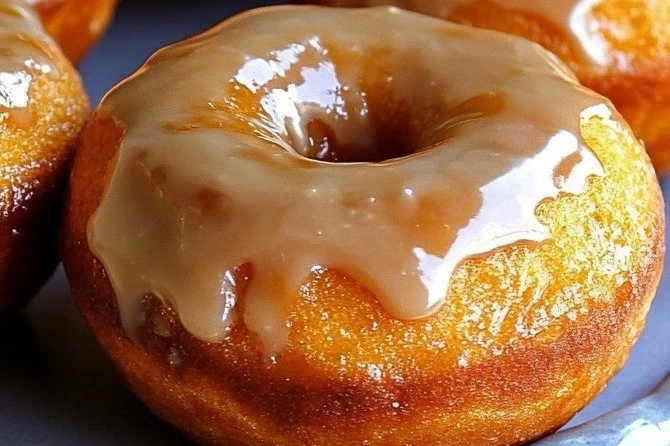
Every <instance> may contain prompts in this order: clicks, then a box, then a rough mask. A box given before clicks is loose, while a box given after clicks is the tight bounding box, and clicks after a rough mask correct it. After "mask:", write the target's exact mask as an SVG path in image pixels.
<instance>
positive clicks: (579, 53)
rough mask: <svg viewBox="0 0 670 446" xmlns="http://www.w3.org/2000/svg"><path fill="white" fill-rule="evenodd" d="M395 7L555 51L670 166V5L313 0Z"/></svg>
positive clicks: (662, 166)
mask: <svg viewBox="0 0 670 446" xmlns="http://www.w3.org/2000/svg"><path fill="white" fill-rule="evenodd" d="M314 3H318V4H322V5H333V6H374V5H391V4H392V5H397V6H399V7H402V8H407V9H410V10H413V11H417V12H421V13H424V14H429V15H433V16H436V17H440V18H443V19H448V20H450V21H453V22H457V23H461V24H466V25H471V26H476V27H480V28H487V29H492V30H496V31H502V32H506V33H510V34H515V35H518V36H521V37H525V38H527V39H530V40H533V41H535V42H537V43H539V44H541V45H543V46H544V47H545V48H547V49H549V50H550V51H552V52H553V53H555V54H556V55H558V56H559V57H560V58H561V59H562V60H563V62H565V63H567V64H568V66H569V67H570V68H571V69H572V70H573V71H574V72H575V73H576V74H577V77H578V78H579V80H580V82H582V83H583V84H584V85H586V86H587V87H589V88H591V89H593V90H595V91H597V92H598V93H600V94H602V95H604V96H607V97H608V98H610V99H611V100H612V101H613V102H614V105H615V106H616V107H617V108H618V110H619V112H620V113H621V114H622V115H623V117H624V118H625V119H626V120H627V121H628V123H629V124H630V125H631V127H632V129H633V131H634V133H635V135H637V136H638V137H639V138H641V139H642V140H643V141H644V143H645V146H646V148H647V152H648V154H649V156H650V157H651V161H652V163H653V164H654V167H655V168H656V171H657V173H658V174H659V175H661V176H662V175H664V174H665V173H667V172H668V170H670V149H669V147H670V126H669V125H668V122H670V70H668V66H670V31H669V30H670V3H668V2H663V1H655V0H638V1H628V0H560V1H557V0H536V1H533V2H527V1H523V0H317V1H316V2H314Z"/></svg>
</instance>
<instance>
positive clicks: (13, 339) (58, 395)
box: [0, 0, 670, 445]
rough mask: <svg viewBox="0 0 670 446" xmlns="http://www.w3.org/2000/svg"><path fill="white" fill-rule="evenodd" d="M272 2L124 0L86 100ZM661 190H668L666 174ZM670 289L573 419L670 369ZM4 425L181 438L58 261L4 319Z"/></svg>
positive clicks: (164, 440)
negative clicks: (623, 359)
mask: <svg viewBox="0 0 670 446" xmlns="http://www.w3.org/2000/svg"><path fill="white" fill-rule="evenodd" d="M272 3H275V4H276V3H282V2H280V1H275V2H268V1H260V0H257V1H224V0H190V1H183V0H182V1H178V0H173V1H168V0H122V1H121V2H120V5H119V9H118V11H117V14H116V19H115V20H114V22H113V23H112V25H111V27H110V29H109V31H108V33H107V34H106V36H105V37H104V39H103V40H102V41H101V42H100V43H99V44H98V45H97V46H96V47H95V48H94V50H93V51H92V52H91V53H90V54H89V55H88V57H86V59H85V60H83V62H82V63H81V64H80V65H79V68H80V70H81V73H82V77H83V79H84V82H85V83H86V86H87V87H88V91H89V94H90V97H91V102H92V103H93V104H94V105H95V104H97V103H98V101H99V100H100V98H101V97H102V96H103V95H104V94H105V92H106V91H107V90H108V89H109V88H111V87H112V86H113V85H115V84H116V83H117V82H118V81H120V80H122V79H123V78H125V77H126V76H128V75H129V74H131V73H132V72H134V71H135V70H136V69H137V68H138V67H139V66H140V65H141V64H142V63H143V62H144V61H145V60H146V58H147V57H148V56H149V55H150V54H151V53H153V52H154V51H155V50H156V49H158V48H160V47H162V46H164V45H166V44H168V43H171V42H174V41H177V40H180V39H182V38H185V37H188V36H190V35H193V34H195V33H197V32H199V31H202V30H204V29H206V28H208V27H210V26H212V25H214V24H216V23H218V22H219V21H221V20H222V19H224V18H226V17H228V16H230V15H233V14H235V13H237V12H240V11H242V10H245V9H249V8H252V7H258V6H264V5H268V4H272ZM140 100H141V99H140ZM663 189H664V195H665V196H666V199H667V198H668V197H670V182H668V181H665V182H664V184H663ZM666 263H667V259H666ZM668 294H670V282H669V281H668V274H665V275H664V278H663V280H662V282H661V286H660V288H659V293H658V296H657V298H656V300H655V302H654V304H653V307H652V309H651V313H650V316H649V320H648V323H647V328H646V330H645V332H644V334H643V336H642V338H641V340H640V341H639V342H638V344H637V346H636V347H635V349H634V350H633V353H632V355H631V358H630V360H629V362H628V364H627V365H626V367H625V368H624V370H622V372H621V373H619V374H618V375H617V376H616V377H615V379H614V380H613V381H612V382H611V383H610V384H609V386H608V387H607V388H606V389H605V391H604V392H603V393H602V394H601V395H600V396H599V397H598V398H597V399H596V400H595V401H594V402H593V403H592V404H591V405H589V406H588V407H587V408H586V409H584V410H583V411H582V412H581V413H580V414H578V415H577V416H576V417H575V419H573V421H572V422H571V423H570V425H575V424H579V423H581V422H584V421H587V420H589V419H592V418H594V417H596V416H599V415H601V414H602V413H605V412H608V411H610V410H613V409H615V408H618V407H620V406H622V405H624V404H627V403H629V402H632V401H634V400H636V399H638V398H640V397H642V396H644V395H645V394H646V393H648V392H649V391H650V390H651V389H653V387H655V386H656V385H657V384H658V383H659V382H660V381H661V379H662V378H663V377H664V376H665V374H666V373H668V372H669V371H670V342H669V341H670V322H668V321H670V299H668ZM0 426H2V435H0V444H7V445H10V444H11V445H16V444H30V445H55V444H87V445H119V444H123V445H146V444H152V445H177V444H185V443H187V440H186V439H185V438H184V437H183V436H182V435H181V434H180V433H179V432H177V431H175V430H174V429H172V428H171V427H169V426H167V425H165V424H163V423H162V422H161V421H160V420H158V419H157V418H155V417H154V416H153V415H152V414H151V413H150V412H149V411H148V410H147V409H145V408H144V406H143V405H142V404H141V403H140V402H139V400H137V399H136V398H135V397H134V396H133V395H132V394H131V393H130V392H129V391H128V390H126V389H125V387H124V386H123V384H122V382H121V381H120V380H119V378H118V377H117V376H116V374H115V373H114V370H113V368H112V366H111V364H110V362H109V361H107V359H106V358H105V357H104V355H103V354H102V352H101V351H100V350H99V349H98V347H97V345H96V344H95V341H94V340H93V338H92V336H91V335H90V333H89V332H88V330H87V329H86V327H85V325H84V323H83V321H82V320H81V318H80V317H79V315H78V313H76V311H75V309H74V306H73V304H72V298H71V296H70V293H69V291H68V288H67V284H66V281H65V277H64V275H63V272H62V270H60V269H59V270H58V272H57V274H56V275H55V276H54V278H52V280H51V281H50V282H49V283H48V284H47V285H46V286H45V287H44V289H43V290H42V291H41V292H40V294H39V295H38V296H37V298H36V299H35V300H34V301H33V302H32V303H31V304H30V305H29V306H28V308H27V309H26V311H25V312H24V314H23V315H22V316H21V317H20V318H18V319H17V320H15V321H14V322H12V323H11V324H10V325H9V326H4V327H2V328H0Z"/></svg>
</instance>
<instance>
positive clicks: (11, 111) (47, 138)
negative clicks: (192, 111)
mask: <svg viewBox="0 0 670 446" xmlns="http://www.w3.org/2000/svg"><path fill="white" fill-rule="evenodd" d="M87 112H88V99H87V97H86V94H85V92H84V89H83V86H82V84H81V82H80V79H79V76H78V75H77V73H76V71H75V70H74V69H73V68H72V66H71V65H70V64H69V62H68V61H67V60H66V59H65V57H64V56H63V55H62V54H61V52H60V50H59V49H58V47H57V46H56V44H55V43H54V42H53V41H52V40H51V38H50V37H48V36H47V35H46V34H45V32H44V30H43V29H42V27H41V25H40V22H39V18H38V17H37V16H36V15H35V14H34V13H33V11H32V10H31V9H30V8H29V7H28V6H27V5H26V4H25V3H23V2H22V1H19V0H1V1H0V146H2V150H1V151H0V316H4V315H6V314H9V313H10V312H13V310H15V309H16V308H19V307H21V306H22V305H23V304H24V303H25V302H26V301H27V300H28V298H29V297H30V296H32V295H33V294H34V293H35V292H36V291H37V289H38V288H39V287H40V286H41V285H42V284H43V283H44V281H45V280H46V278H47V277H48V276H49V275H50V274H51V273H52V272H53V269H54V267H55V266H56V263H57V258H58V256H57V232H58V227H59V225H60V219H61V217H60V215H61V207H62V198H63V192H64V186H65V182H66V180H67V175H68V170H69V167H70V164H71V160H72V154H73V149H74V148H75V145H76V138H77V135H78V134H79V132H80V130H81V129H82V128H83V126H84V120H85V117H86V114H87Z"/></svg>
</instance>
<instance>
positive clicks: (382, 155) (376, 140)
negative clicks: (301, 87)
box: [297, 118, 417, 163]
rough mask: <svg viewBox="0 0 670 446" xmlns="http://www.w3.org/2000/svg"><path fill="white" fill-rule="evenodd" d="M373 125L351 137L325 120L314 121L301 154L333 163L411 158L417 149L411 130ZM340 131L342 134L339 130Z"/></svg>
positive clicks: (404, 127) (306, 130)
mask: <svg viewBox="0 0 670 446" xmlns="http://www.w3.org/2000/svg"><path fill="white" fill-rule="evenodd" d="M383 124H388V123H382V125H379V123H377V125H370V126H369V128H367V129H364V130H362V132H361V133H357V134H353V135H352V134H351V130H349V129H347V128H346V125H345V126H340V127H344V128H337V127H335V126H333V125H331V124H330V123H328V122H327V121H326V120H323V119H319V118H313V119H310V120H309V121H308V122H307V124H306V125H305V133H306V135H305V140H306V141H305V142H306V144H305V146H304V147H303V148H301V149H298V150H297V151H298V153H299V154H300V155H302V156H305V157H306V158H310V159H314V160H319V161H326V162H330V163H363V162H366V163H380V162H383V161H388V160H392V159H395V158H401V157H404V156H408V155H411V154H413V153H415V152H416V151H417V150H416V149H417V147H416V144H415V143H414V141H412V136H411V135H410V132H409V131H408V128H407V127H406V126H405V125H402V123H400V122H399V123H397V125H383ZM338 130H339V131H338Z"/></svg>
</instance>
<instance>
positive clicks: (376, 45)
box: [62, 6, 664, 446]
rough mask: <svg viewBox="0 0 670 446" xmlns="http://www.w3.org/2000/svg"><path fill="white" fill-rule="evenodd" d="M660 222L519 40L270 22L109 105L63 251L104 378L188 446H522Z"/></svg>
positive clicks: (595, 358)
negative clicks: (115, 379) (109, 365)
mask: <svg viewBox="0 0 670 446" xmlns="http://www.w3.org/2000/svg"><path fill="white" fill-rule="evenodd" d="M409 67H411V69H408V68H409ZM662 209H663V205H662V199H661V194H660V190H659V186H658V183H657V180H656V177H655V175H654V172H653V169H652V167H651V165H650V163H649V161H648V158H647V157H646V155H645V154H644V149H643V147H642V146H641V145H640V144H639V142H638V141H637V139H635V137H634V136H633V134H632V133H631V131H630V130H629V128H628V126H627V125H626V124H625V123H624V121H623V120H622V119H621V117H620V116H619V115H618V113H617V112H616V111H615V110H614V108H613V106H612V105H611V103H610V102H609V101H608V100H607V99H605V98H603V97H601V96H599V95H598V94H596V93H593V92H592V91H590V90H587V89H585V88H584V87H582V86H580V85H579V84H578V83H577V81H576V80H575V78H574V75H573V74H572V73H571V72H570V71H569V70H568V69H567V68H566V67H565V66H564V65H562V64H561V63H560V62H558V61H557V59H556V58H555V57H553V56H552V55H551V54H550V53H548V52H547V51H545V50H544V49H542V48H541V47H540V46H538V45H534V44H532V43H530V42H527V41H525V40H523V39H519V38H517V37H513V36H507V35H504V34H500V33H493V32H490V31H485V30H478V29H475V28H471V27H464V26H460V25H455V24H450V23H448V22H446V21H442V20H437V19H434V18H431V17H427V16H422V15H419V14H416V13H411V12H405V11H402V10H400V9H395V8H378V9H361V10H356V9H335V8H320V7H295V6H294V7H288V6H287V7H274V8H267V9H261V10H257V11H252V12H247V13H244V14H242V15H238V16H236V17H235V18H233V19H230V20H228V21H227V22H224V23H223V24H221V25H219V26H217V27H215V28H214V29H212V30H210V31H208V32H206V33H204V34H202V35H199V36H197V37H194V38H192V39H190V40H187V41H185V42H182V43H179V44H176V45H173V46H170V47H168V48H166V49H163V50H161V51H159V52H158V53H157V54H155V55H154V56H153V57H151V58H150V59H149V61H148V62H147V64H146V65H145V66H144V67H143V68H142V69H140V70H139V71H138V72H137V74H135V75H133V76H132V77H130V78H129V79H127V80H126V81H124V82H123V83H121V84H120V85H119V86H117V87H116V88H114V89H113V90H112V91H111V92H110V93H108V94H107V96H106V97H105V98H104V99H103V101H102V103H101V104H100V106H99V108H98V109H97V111H96V112H95V113H94V116H93V118H92V119H91V120H90V122H89V124H88V125H87V128H86V130H85V131H84V134H83V137H82V145H81V147H80V148H79V150H78V153H77V157H76V161H75V165H74V170H73V174H72V177H71V183H70V189H69V193H68V202H67V205H66V211H65V220H64V226H63V228H64V229H63V238H62V257H63V261H64V264H65V267H66V272H67V275H68V277H69V280H70V284H71V287H72V291H73V294H74V297H75V300H76V303H77V306H78V308H79V309H80V310H81V312H82V313H83V315H84V316H85V318H86V320H87V321H88V323H89V325H90V327H91V329H92V330H93V332H94V334H95V336H96V337H97V339H98V341H99V342H100V344H101V345H102V347H103V348H104V350H106V352H107V353H108V354H109V356H110V357H111V358H112V360H113V361H114V363H115V364H116V367H118V369H119V370H120V373H121V374H122V376H123V377H124V379H125V380H126V381H127V382H128V384H129V385H130V387H131V388H132V389H133V390H134V391H135V392H136V393H137V394H138V395H139V396H140V398H142V399H143V400H144V401H145V402H146V404H147V405H148V406H149V407H150V408H151V409H152V410H153V411H154V412H155V413H156V414H158V415H159V416H161V417H163V418H164V419H166V420H168V421H169V422H171V423H173V424H174V425H176V426H178V427H179V428H180V429H182V430H183V431H184V432H186V433H187V434H189V435H190V436H192V437H193V438H194V439H196V440H198V441H201V442H203V443H207V444H249V445H287V446H288V445H303V444H310V445H334V444H337V445H348V444H352V445H360V444H370V445H372V444H379V445H382V444H383V445H406V444H415V445H424V444H425V445H434V444H456V443H458V444H464V445H482V444H496V445H498V444H519V443H523V442H526V441H529V440H532V439H534V438H538V437H540V436H542V435H545V434H547V433H549V432H552V431H554V430H556V429H557V428H558V427H559V426H561V425H562V424H563V423H565V422H566V421H567V420H569V419H570V417H572V416H573V415H574V414H575V412H576V411H577V410H579V409H580V408H581V407H582V406H584V405H585V404H586V403H587V402H588V401H589V400H590V399H591V398H593V396H594V395H596V394H597V393H598V392H599V391H600V390H601V389H602V387H603V386H604V385H605V383H606V382H607V380H608V379H609V378H610V377H611V376H612V375H613V374H614V373H615V372H616V371H617V370H618V369H619V368H620V367H621V365H622V364H623V362H624V360H625V359H626V357H627V355H628V351H629V349H630V347H631V345H632V343H633V342H634V341H635V340H636V338H637V337H638V335H639V333H640V330H641V329H642V326H643V324H644V319H645V314H646V312H647V310H648V308H649V305H650V302H651V299H652V296H653V294H654V291H655V289H656V286H657V283H658V280H659V275H660V271H661V264H662V259H663V251H664V220H663V219H664V217H663V212H662Z"/></svg>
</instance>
